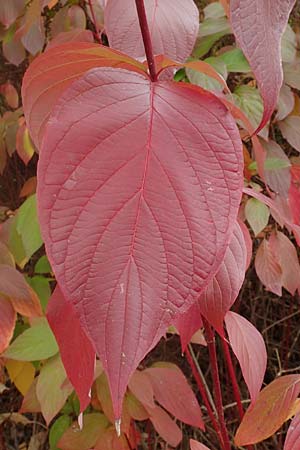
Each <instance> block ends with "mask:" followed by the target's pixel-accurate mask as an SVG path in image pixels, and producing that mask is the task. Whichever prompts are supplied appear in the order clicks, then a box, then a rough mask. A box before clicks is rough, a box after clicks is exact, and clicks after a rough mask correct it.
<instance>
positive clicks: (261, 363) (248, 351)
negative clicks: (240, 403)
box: [225, 311, 267, 402]
mask: <svg viewBox="0 0 300 450" xmlns="http://www.w3.org/2000/svg"><path fill="white" fill-rule="evenodd" d="M225 323H226V329H227V332H228V337H229V342H230V345H231V347H232V350H233V352H234V354H235V355H236V357H237V359H238V361H239V363H240V366H241V369H242V373H243V377H244V380H245V382H246V384H247V386H248V389H249V392H250V397H251V400H252V402H255V400H256V399H257V396H258V394H259V391H260V389H261V386H262V383H263V379H264V376H265V371H266V366H267V350H266V346H265V343H264V340H263V338H262V335H261V334H260V332H259V331H258V330H257V329H256V328H255V327H254V326H253V325H252V324H251V323H250V322H249V321H248V320H247V319H245V318H244V317H242V316H240V315H239V314H236V313H234V312H232V311H228V313H227V314H226V316H225Z"/></svg>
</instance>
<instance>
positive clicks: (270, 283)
mask: <svg viewBox="0 0 300 450" xmlns="http://www.w3.org/2000/svg"><path fill="white" fill-rule="evenodd" d="M255 270H256V274H257V276H258V278H259V279H260V281H261V282H262V284H263V285H264V286H265V287H266V289H267V290H268V291H271V292H273V293H274V294H276V295H279V296H281V294H282V283H281V276H282V269H281V267H280V265H279V262H278V260H277V258H276V255H275V253H274V251H273V249H272V247H271V245H270V242H269V241H267V240H266V239H264V240H263V241H262V242H261V244H260V246H259V247H258V250H257V253H256V256H255Z"/></svg>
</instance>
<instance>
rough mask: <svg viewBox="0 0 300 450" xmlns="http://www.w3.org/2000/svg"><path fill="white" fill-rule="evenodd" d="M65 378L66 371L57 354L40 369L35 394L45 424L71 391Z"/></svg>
mask: <svg viewBox="0 0 300 450" xmlns="http://www.w3.org/2000/svg"><path fill="white" fill-rule="evenodd" d="M66 380H67V375H66V371H65V368H64V366H63V363H62V361H61V358H60V356H59V355H56V356H55V357H54V358H51V359H49V361H47V362H46V364H44V366H43V367H42V369H41V373H40V375H39V377H38V381H37V385H36V395H37V398H38V401H39V403H40V405H41V411H42V414H43V416H44V418H45V420H46V422H47V424H49V423H50V422H51V420H52V419H53V418H54V417H55V416H56V414H58V412H59V411H60V410H61V408H62V407H63V405H64V404H65V402H66V400H67V398H68V396H69V395H70V394H71V392H72V391H73V387H72V385H71V384H70V383H69V382H67V383H66Z"/></svg>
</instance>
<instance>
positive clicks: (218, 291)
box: [174, 222, 247, 350]
mask: <svg viewBox="0 0 300 450" xmlns="http://www.w3.org/2000/svg"><path fill="white" fill-rule="evenodd" d="M246 258H247V250H246V245H245V239H244V235H243V232H242V230H241V227H240V225H239V223H238V222H236V224H235V228H234V231H233V234H232V238H231V241H230V244H229V246H228V248H227V250H226V253H225V258H224V260H223V261H222V264H221V266H220V268H219V270H218V272H217V274H216V275H215V276H214V278H213V279H212V280H211V282H210V283H209V285H208V286H207V287H206V289H205V290H204V291H203V292H202V294H201V295H200V297H199V299H198V301H197V302H196V303H195V304H194V305H192V307H191V308H190V309H189V310H188V311H187V312H186V313H184V314H182V315H179V316H178V317H177V318H176V320H175V322H174V324H175V326H176V328H177V329H178V331H179V333H180V338H181V344H182V348H183V350H184V349H185V348H186V346H187V344H188V343H189V342H190V340H191V337H192V336H193V334H194V333H195V332H196V331H197V330H198V329H199V328H200V327H201V324H202V321H201V314H202V315H203V316H204V317H205V318H206V319H207V320H208V321H209V322H210V323H211V324H212V325H213V326H214V328H215V329H216V330H217V331H218V333H220V335H221V336H222V335H223V334H224V330H223V321H224V317H225V314H226V313H227V311H229V309H230V308H231V306H232V305H233V303H234V302H235V300H236V298H237V296H238V293H239V291H240V289H241V286H242V284H243V281H244V278H245V271H246Z"/></svg>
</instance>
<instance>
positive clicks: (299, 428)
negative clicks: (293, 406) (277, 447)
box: [283, 414, 300, 450]
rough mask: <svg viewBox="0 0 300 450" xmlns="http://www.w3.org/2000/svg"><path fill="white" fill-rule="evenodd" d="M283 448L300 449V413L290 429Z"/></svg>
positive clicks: (287, 449)
mask: <svg viewBox="0 0 300 450" xmlns="http://www.w3.org/2000/svg"><path fill="white" fill-rule="evenodd" d="M283 450H300V414H297V415H296V416H295V417H294V418H293V420H292V422H291V424H290V426H289V429H288V432H287V435H286V439H285V443H284V448H283Z"/></svg>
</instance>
